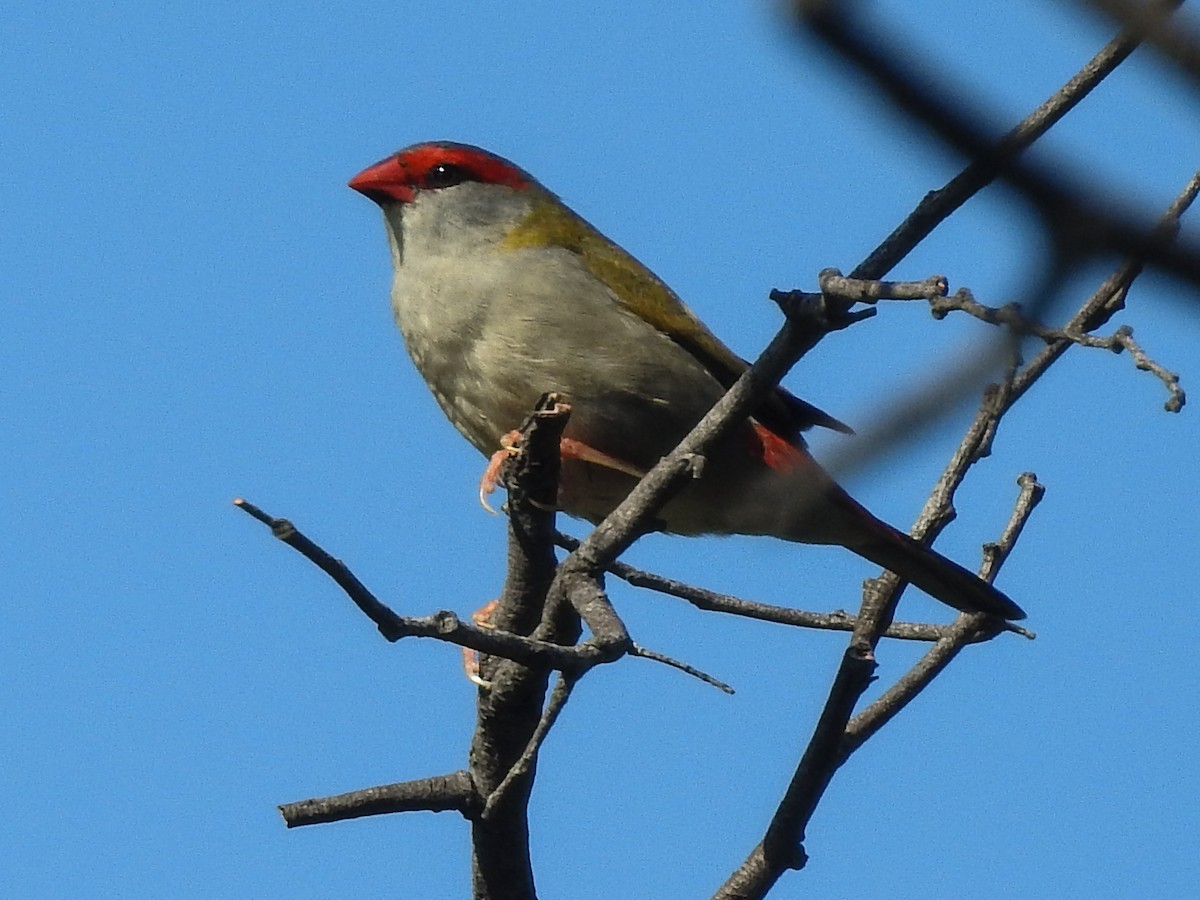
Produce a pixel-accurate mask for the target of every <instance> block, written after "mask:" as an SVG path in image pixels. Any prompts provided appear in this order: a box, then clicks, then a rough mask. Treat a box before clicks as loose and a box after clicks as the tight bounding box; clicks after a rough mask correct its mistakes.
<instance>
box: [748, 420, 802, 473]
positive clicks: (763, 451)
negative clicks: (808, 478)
mask: <svg viewBox="0 0 1200 900" xmlns="http://www.w3.org/2000/svg"><path fill="white" fill-rule="evenodd" d="M750 424H751V426H752V428H753V430H752V431H748V432H746V435H747V437H748V438H749V443H750V452H751V453H752V454H753V455H754V456H756V457H758V458H760V459H761V460H762V461H763V462H765V463H766V464H767V466H768V467H770V468H772V469H774V470H775V471H776V472H794V471H795V470H796V469H798V468H799V467H800V466H802V465H804V464H805V463H806V462H807V461H808V454H806V453H805V452H804V451H803V450H801V449H800V448H799V447H796V446H795V445H793V444H791V443H789V442H788V441H787V440H785V439H784V438H781V437H780V436H779V435H777V434H776V433H775V432H773V431H771V429H769V428H767V427H765V426H763V425H760V424H758V423H757V422H751V423H750Z"/></svg>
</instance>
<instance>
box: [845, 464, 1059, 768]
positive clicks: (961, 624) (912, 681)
mask: <svg viewBox="0 0 1200 900" xmlns="http://www.w3.org/2000/svg"><path fill="white" fill-rule="evenodd" d="M1017 484H1018V485H1019V486H1020V489H1021V490H1020V492H1019V493H1018V495H1017V501H1016V503H1015V504H1014V506H1013V511H1012V515H1011V516H1009V520H1008V524H1007V525H1005V527H1004V531H1003V532H1002V533H1001V535H1000V538H999V540H997V541H995V542H994V543H989V544H986V545H985V547H984V561H983V565H982V566H981V568H980V576H981V577H982V578H984V580H986V581H989V582H990V581H992V579H994V578H995V577H996V575H997V573H998V572H999V571H1000V567H1001V566H1002V565H1003V564H1004V561H1005V560H1006V559H1008V555H1009V554H1010V553H1011V552H1012V549H1013V547H1014V546H1015V545H1016V542H1017V538H1019V537H1020V536H1021V532H1022V530H1023V529H1024V528H1025V524H1026V523H1027V522H1028V521H1029V517H1030V515H1032V513H1033V511H1034V509H1035V508H1036V507H1037V505H1038V503H1039V502H1041V499H1042V496H1043V495H1044V494H1045V492H1046V489H1045V488H1044V487H1043V486H1042V485H1040V484H1039V483H1038V481H1037V476H1036V475H1034V474H1033V473H1032V472H1025V473H1024V474H1022V475H1021V476H1020V477H1019V478H1018V479H1017ZM994 625H995V623H994V622H989V621H988V617H987V616H984V615H979V614H977V613H976V614H969V613H963V614H961V615H959V617H958V618H957V619H956V620H955V622H954V624H953V625H951V626H950V628H949V629H948V630H947V633H946V635H945V637H943V638H942V639H941V640H939V641H938V642H937V643H936V644H934V645H933V646H932V647H931V648H929V650H928V651H927V652H926V653H925V655H924V656H923V657H922V658H921V659H920V660H919V661H918V662H917V664H916V665H914V666H913V667H912V669H910V670H909V671H908V672H907V673H905V674H904V675H903V676H902V677H901V678H900V679H899V680H897V682H896V683H895V684H894V685H892V686H891V687H889V688H888V689H887V690H886V691H884V692H883V694H881V695H880V696H879V698H878V699H876V700H875V701H874V702H873V703H871V704H870V705H869V706H868V707H867V708H866V709H864V710H863V711H862V712H860V713H859V714H858V715H856V716H855V717H854V718H853V719H851V720H850V721H849V723H847V725H846V730H845V737H844V740H843V744H842V762H844V761H845V760H846V759H847V758H849V756H850V755H851V754H852V753H853V752H854V751H855V750H857V749H858V748H859V747H861V746H862V745H863V743H864V742H866V741H867V739H868V738H870V737H871V736H872V735H874V734H876V733H877V732H878V731H879V730H880V729H881V728H882V727H883V726H884V725H886V724H887V723H888V722H890V721H891V720H892V719H893V718H895V717H896V715H897V714H898V713H899V712H900V711H901V710H902V709H904V707H906V706H907V705H908V704H909V703H911V702H912V701H913V700H915V699H916V698H917V696H918V695H919V694H920V693H921V691H923V690H924V689H925V688H926V687H928V686H929V684H930V682H932V681H933V679H934V678H936V677H937V676H938V675H939V674H940V673H941V672H942V670H944V669H945V668H946V666H948V665H950V663H951V662H952V661H953V660H954V658H955V657H956V656H957V655H958V654H959V652H960V651H961V650H962V649H963V648H964V647H966V646H967V645H968V644H970V643H972V641H973V639H977V636H978V634H979V633H980V632H981V631H984V632H987V633H990V634H991V635H994V634H995V633H996V632H995V627H994ZM840 764H841V763H839V765H840Z"/></svg>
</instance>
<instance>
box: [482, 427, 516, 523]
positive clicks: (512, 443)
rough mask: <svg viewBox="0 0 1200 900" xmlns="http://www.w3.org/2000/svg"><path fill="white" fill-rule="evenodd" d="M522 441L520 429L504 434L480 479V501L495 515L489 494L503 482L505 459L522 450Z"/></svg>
mask: <svg viewBox="0 0 1200 900" xmlns="http://www.w3.org/2000/svg"><path fill="white" fill-rule="evenodd" d="M520 443H521V432H519V431H510V432H508V434H505V435H503V436H502V437H501V438H500V449H499V450H497V451H496V452H495V453H493V454H492V456H491V459H489V460H488V464H487V468H485V469H484V470H483V477H482V478H480V479H479V503H480V505H482V506H483V508H484V509H486V510H487V511H488V512H490V513H491V514H492V515H495V514H496V511H495V510H494V509H492V505H491V504H490V503H488V501H487V498H488V495H489V494H491V493H492V491H494V490H496V488H497V487H498V486H499V485H500V484H501V480H500V467H501V466H503V465H504V461H505V460H507V459H509V458H510V457H513V456H516V455H517V454H518V453H520V452H521V448H520V446H518V445H519V444H520Z"/></svg>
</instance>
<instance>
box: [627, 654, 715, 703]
mask: <svg viewBox="0 0 1200 900" xmlns="http://www.w3.org/2000/svg"><path fill="white" fill-rule="evenodd" d="M629 655H630V656H640V657H641V658H642V659H648V660H650V661H651V662H660V663H663V664H664V665H667V666H670V667H671V668H673V669H678V670H679V671H680V672H683V673H684V674H685V675H691V676H692V677H693V678H698V679H700V680H701V681H703V682H704V683H705V684H711V685H712V686H713V687H715V688H717V689H718V690H721V691H724V692H725V693H726V694H732V693H734V690H733V688H731V687H730V686H729V685H727V684H726V683H725V682H723V681H720V680H718V679H716V678H713V676H711V675H709V674H708V673H707V672H702V671H700V670H699V669H697V668H696V667H695V666H689V665H688V664H687V663H685V662H680V661H679V660H677V659H675V658H674V657H670V656H666V655H664V654H662V653H657V652H655V651H654V650H647V649H646V648H645V647H643V646H641V645H640V644H634V645H633V646H632V647H630V648H629Z"/></svg>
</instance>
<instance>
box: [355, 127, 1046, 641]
mask: <svg viewBox="0 0 1200 900" xmlns="http://www.w3.org/2000/svg"><path fill="white" fill-rule="evenodd" d="M349 187H351V188H353V189H354V190H355V191H358V192H359V193H360V194H363V195H364V196H365V197H367V198H369V199H370V200H372V201H374V202H375V203H376V204H377V205H378V206H379V207H380V209H381V210H382V212H383V219H384V224H385V230H386V233H387V240H388V246H389V248H390V253H391V261H392V267H393V278H392V287H391V304H392V311H393V314H394V318H395V321H396V323H397V325H398V327H399V330H400V333H401V335H402V337H403V339H404V344H405V347H406V348H407V350H408V353H409V355H410V356H411V357H412V361H413V363H414V364H415V365H416V368H417V370H418V372H419V373H420V374H421V376H422V378H423V379H424V380H425V383H426V384H427V385H428V387H429V389H430V391H431V392H432V393H433V396H434V398H435V400H436V401H437V403H438V405H439V406H440V407H441V409H442V411H443V413H445V415H446V417H447V418H448V419H449V420H450V422H451V423H452V424H453V425H454V427H455V428H456V429H457V430H458V431H459V432H460V433H461V434H462V435H463V436H464V437H465V438H466V439H467V440H468V441H469V442H470V443H471V444H473V445H474V446H475V447H476V448H477V449H478V450H479V451H480V452H482V453H483V454H484V456H485V457H488V458H492V457H493V455H494V453H495V452H496V451H497V450H498V448H500V447H501V446H502V444H503V443H504V442H505V441H506V440H507V439H508V438H507V437H506V436H509V435H511V434H512V433H513V432H514V430H515V429H517V428H519V427H520V425H521V424H522V422H524V421H525V419H526V418H527V417H528V415H529V413H530V411H531V410H532V409H533V407H534V404H535V403H536V402H537V400H538V398H539V397H541V396H542V395H544V394H546V393H549V392H554V393H557V394H559V395H561V396H562V397H564V398H565V399H566V400H567V402H569V404H570V407H571V416H570V419H569V421H568V424H567V427H566V430H565V432H564V435H563V445H562V453H561V455H562V467H561V475H560V486H559V499H558V504H559V508H560V509H562V510H563V511H565V512H566V513H568V514H569V515H572V516H575V517H577V518H581V519H584V520H587V521H590V522H592V523H598V522H599V521H601V520H602V519H603V518H604V517H605V516H606V515H608V514H609V513H610V512H611V511H612V510H613V509H614V508H615V507H616V506H617V504H618V503H620V502H621V500H623V499H624V498H625V496H626V495H627V494H628V493H629V491H630V490H632V488H633V487H634V486H635V485H636V483H637V481H638V478H639V477H640V476H641V475H642V474H643V473H645V472H646V471H648V470H649V469H650V468H651V467H652V466H653V465H654V464H655V463H656V462H658V460H659V459H661V458H662V457H663V456H664V455H666V454H667V453H669V452H670V451H671V450H672V449H673V448H674V447H675V446H676V444H678V443H679V441H680V440H681V439H682V438H683V437H684V436H685V435H686V434H687V433H688V432H689V431H690V430H691V429H692V427H693V426H694V425H696V423H697V422H699V421H700V419H701V418H702V417H703V416H704V415H705V414H706V413H707V412H708V411H709V409H711V408H712V406H713V405H714V404H715V403H716V402H717V401H718V400H719V399H720V398H721V396H722V395H723V394H724V392H725V391H726V390H727V389H728V388H729V387H730V386H731V385H732V384H733V383H734V382H735V381H736V380H737V378H738V377H739V376H740V375H741V374H742V372H744V371H745V370H746V368H747V366H748V364H747V362H746V361H745V360H743V359H741V358H740V357H738V356H737V355H736V354H735V353H734V352H733V351H732V350H730V349H729V348H728V347H727V346H726V345H725V344H724V343H722V341H721V340H720V339H719V338H717V336H716V335H715V334H713V332H712V331H710V330H709V328H708V327H707V326H706V325H705V324H704V323H703V322H702V321H701V320H700V319H699V318H698V317H697V316H696V314H695V313H693V312H692V311H691V310H690V309H689V308H688V307H687V306H686V305H685V304H684V303H683V301H682V300H681V299H680V298H679V297H678V296H677V295H676V294H675V292H674V291H673V290H671V288H670V287H668V286H667V284H666V283H665V282H664V281H663V280H662V279H660V278H659V277H658V276H657V275H655V274H654V273H653V272H652V271H651V270H650V269H649V268H647V267H646V266H645V265H643V264H642V263H641V262H639V261H638V260H637V259H636V258H634V257H633V256H632V255H631V254H630V253H628V252H627V251H626V250H624V249H623V248H621V247H620V246H618V245H617V244H616V243H615V242H613V241H612V240H610V239H609V238H607V237H605V236H604V235H603V234H601V233H600V231H598V230H597V229H596V228H595V227H594V226H592V225H591V224H589V223H588V222H587V221H585V220H584V219H583V218H582V217H581V216H579V215H578V214H577V213H575V212H574V211H573V210H571V209H570V208H569V207H568V206H567V205H566V204H565V203H564V202H563V201H562V200H561V199H560V198H559V197H558V196H556V195H555V194H553V193H552V192H551V191H550V190H549V189H547V188H546V187H544V186H543V185H542V184H541V183H540V182H539V181H538V180H537V179H536V178H534V177H533V176H532V175H530V174H529V173H528V172H526V171H525V170H524V169H522V168H520V167H519V166H517V165H515V164H514V163H512V162H510V161H508V160H507V159H504V158H503V157H501V156H498V155H496V154H494V153H491V152H489V151H487V150H484V149H481V148H479V147H475V146H471V145H469V144H462V143H456V142H452V141H431V142H424V143H418V144H414V145H412V146H409V147H406V148H404V149H402V150H399V151H397V152H395V153H393V154H392V155H390V156H388V157H386V158H385V159H383V160H381V161H379V162H377V163H375V164H373V165H370V166H368V167H367V168H365V169H363V170H362V171H361V172H359V173H358V174H357V175H355V176H354V177H353V178H352V179H351V180H350V182H349ZM813 426H820V427H824V428H829V429H833V430H835V431H839V432H845V433H852V432H851V429H850V428H849V427H848V426H846V425H845V424H844V423H842V422H841V421H839V420H838V419H836V418H834V417H833V416H831V415H829V414H828V413H826V412H823V411H822V410H820V409H818V408H817V407H816V406H813V405H812V404H810V403H808V402H806V401H804V400H801V399H799V398H798V397H796V396H794V395H793V394H791V393H790V392H789V391H787V390H786V389H784V388H783V387H776V388H775V389H774V390H773V391H772V392H771V393H770V394H769V396H767V398H766V399H765V400H764V401H763V402H762V403H761V404H760V405H759V407H758V408H756V409H755V410H754V411H753V415H752V416H751V417H750V418H749V419H748V420H747V421H746V422H744V423H742V424H741V425H740V426H739V427H738V428H737V429H735V430H734V432H733V433H732V434H731V435H730V436H729V437H727V438H725V439H724V440H722V441H721V442H719V443H718V445H717V446H714V447H712V448H711V449H710V451H709V453H708V454H707V456H706V459H705V462H704V466H703V469H702V472H701V476H700V477H699V478H698V479H695V480H693V481H692V482H691V483H689V484H688V485H687V486H686V487H685V488H684V489H683V490H682V491H681V492H680V493H679V494H677V495H676V496H675V497H673V498H672V499H671V500H670V501H668V502H667V504H666V505H665V506H664V507H663V509H662V510H661V511H660V512H659V517H658V522H657V525H658V526H659V527H660V528H661V530H662V531H665V532H668V533H673V534H681V535H704V534H718V535H725V534H747V535H764V536H771V537H776V538H781V539H783V540H786V541H792V542H798V543H807V544H836V545H841V546H843V547H846V548H847V549H849V550H851V551H852V552H854V553H856V554H858V555H859V556H861V557H863V558H865V559H867V560H869V561H870V562H872V563H875V564H877V565H879V566H882V567H883V568H885V569H888V570H890V571H892V572H894V573H896V575H898V576H899V577H900V578H902V579H904V580H905V581H907V582H909V583H911V584H913V585H916V586H917V587H918V588H920V589H921V590H923V591H925V592H926V593H928V594H930V595H931V596H933V597H934V598H936V599H937V600H940V601H942V602H943V603H946V604H948V605H949V606H951V607H954V608H955V609H958V610H961V611H964V612H979V613H986V614H988V615H990V616H994V617H997V618H999V619H1008V620H1011V619H1021V618H1024V617H1025V613H1024V611H1023V610H1022V609H1021V608H1020V607H1019V606H1018V605H1017V604H1016V603H1015V602H1013V601H1012V600H1011V599H1010V598H1009V597H1008V596H1007V595H1005V594H1004V593H1002V592H1001V591H1000V590H999V589H997V588H996V587H994V586H993V585H991V584H989V583H988V582H986V581H984V580H983V579H981V578H979V577H978V576H977V575H975V574H974V573H972V572H969V571H968V570H967V569H965V568H963V567H962V566H960V565H958V564H957V563H955V562H953V561H951V560H950V559H948V558H946V557H945V556H943V555H941V554H940V553H938V552H937V551H936V550H933V549H932V548H930V547H927V546H925V545H924V544H922V543H920V542H918V541H916V540H914V539H913V538H912V537H910V536H909V535H907V534H905V533H903V532H902V531H899V530H898V529H896V528H893V527H892V526H891V525H888V524H887V523H885V522H883V521H882V520H880V519H878V518H876V517H875V516H874V515H872V514H871V513H870V512H868V511H867V510H866V509H865V508H864V507H863V506H862V505H861V504H860V503H858V502H857V501H856V500H854V499H853V498H852V497H851V496H850V495H849V494H848V493H847V492H846V491H845V490H844V489H843V488H842V487H840V486H839V485H838V484H837V483H836V482H835V481H834V479H833V478H832V476H830V475H829V474H828V473H827V472H826V471H825V470H824V469H823V468H822V467H821V466H820V464H819V463H818V462H817V461H816V460H815V459H814V458H813V457H812V455H811V454H810V453H809V451H808V449H807V446H806V443H805V441H804V438H803V436H802V434H801V432H803V431H804V430H806V429H808V428H811V427H813Z"/></svg>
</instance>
